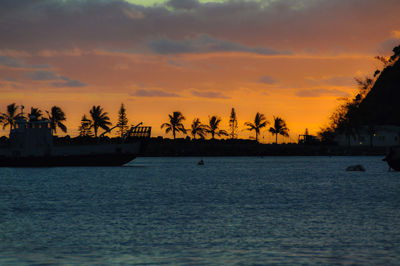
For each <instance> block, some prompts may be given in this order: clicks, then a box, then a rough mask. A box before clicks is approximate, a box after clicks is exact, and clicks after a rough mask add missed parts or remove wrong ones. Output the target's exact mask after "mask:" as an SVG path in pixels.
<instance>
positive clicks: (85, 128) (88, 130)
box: [79, 115, 93, 137]
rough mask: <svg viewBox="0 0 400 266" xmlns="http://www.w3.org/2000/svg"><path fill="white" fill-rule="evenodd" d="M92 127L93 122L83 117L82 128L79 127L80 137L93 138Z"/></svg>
mask: <svg viewBox="0 0 400 266" xmlns="http://www.w3.org/2000/svg"><path fill="white" fill-rule="evenodd" d="M92 126H93V125H92V120H90V119H88V118H87V117H86V115H83V117H82V119H81V126H80V127H79V136H81V137H93V132H92Z"/></svg>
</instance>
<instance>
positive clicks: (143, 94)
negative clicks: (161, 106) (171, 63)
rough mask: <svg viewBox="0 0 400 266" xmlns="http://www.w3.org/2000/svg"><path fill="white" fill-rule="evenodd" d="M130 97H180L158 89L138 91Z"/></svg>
mask: <svg viewBox="0 0 400 266" xmlns="http://www.w3.org/2000/svg"><path fill="white" fill-rule="evenodd" d="M130 95H131V96H137V97H180V96H179V95H178V94H176V93H172V92H166V91H162V90H158V89H152V90H151V89H138V90H136V91H134V92H133V93H131V94H130Z"/></svg>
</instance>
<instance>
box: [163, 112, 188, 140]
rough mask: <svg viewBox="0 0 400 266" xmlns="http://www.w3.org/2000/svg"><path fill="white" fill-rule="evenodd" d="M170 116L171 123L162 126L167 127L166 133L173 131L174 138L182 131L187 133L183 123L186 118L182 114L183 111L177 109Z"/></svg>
mask: <svg viewBox="0 0 400 266" xmlns="http://www.w3.org/2000/svg"><path fill="white" fill-rule="evenodd" d="M168 116H169V123H164V124H162V125H161V128H164V127H165V133H169V132H170V131H172V135H173V136H174V139H175V138H176V133H177V132H178V133H179V132H182V133H183V134H186V129H185V127H184V126H183V124H182V121H183V120H185V117H184V116H183V115H182V113H181V112H178V111H175V112H173V113H172V115H168Z"/></svg>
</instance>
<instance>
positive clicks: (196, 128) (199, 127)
mask: <svg viewBox="0 0 400 266" xmlns="http://www.w3.org/2000/svg"><path fill="white" fill-rule="evenodd" d="M205 131H206V127H205V125H203V124H202V123H201V122H200V119H198V118H195V119H193V122H192V129H191V131H190V133H191V134H192V136H193V139H196V135H198V136H199V137H200V138H202V139H204V137H205V133H206V132H205Z"/></svg>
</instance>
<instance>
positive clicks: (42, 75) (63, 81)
mask: <svg viewBox="0 0 400 266" xmlns="http://www.w3.org/2000/svg"><path fill="white" fill-rule="evenodd" d="M25 76H26V77H28V78H30V79H32V80H36V81H57V82H53V83H51V86H53V87H57V88H63V87H84V86H86V84H85V83H82V82H80V81H78V80H72V79H70V78H68V77H66V76H62V75H58V74H56V73H54V72H52V71H35V72H33V73H27V74H25Z"/></svg>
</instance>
